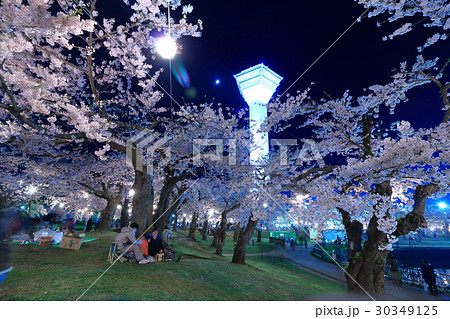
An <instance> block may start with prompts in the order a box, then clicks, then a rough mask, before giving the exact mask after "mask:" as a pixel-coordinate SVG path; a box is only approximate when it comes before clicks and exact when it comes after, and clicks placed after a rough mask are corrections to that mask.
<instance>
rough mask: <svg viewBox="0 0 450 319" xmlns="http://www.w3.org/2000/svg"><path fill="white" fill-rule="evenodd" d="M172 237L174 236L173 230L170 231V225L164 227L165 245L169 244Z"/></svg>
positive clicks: (163, 238)
mask: <svg viewBox="0 0 450 319" xmlns="http://www.w3.org/2000/svg"><path fill="white" fill-rule="evenodd" d="M171 237H172V232H171V231H170V229H169V227H168V226H166V227H164V231H163V236H162V240H163V244H164V246H169V243H170V238H171Z"/></svg>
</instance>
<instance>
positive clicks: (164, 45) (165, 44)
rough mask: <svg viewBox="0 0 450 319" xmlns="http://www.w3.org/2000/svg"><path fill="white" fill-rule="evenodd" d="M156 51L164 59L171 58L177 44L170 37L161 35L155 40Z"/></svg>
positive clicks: (175, 51)
mask: <svg viewBox="0 0 450 319" xmlns="http://www.w3.org/2000/svg"><path fill="white" fill-rule="evenodd" d="M156 51H157V52H158V53H159V55H161V56H162V57H163V58H164V59H168V60H171V59H173V57H174V56H175V54H176V53H177V44H176V42H175V41H174V40H173V39H172V38H171V37H162V38H159V39H158V41H157V42H156Z"/></svg>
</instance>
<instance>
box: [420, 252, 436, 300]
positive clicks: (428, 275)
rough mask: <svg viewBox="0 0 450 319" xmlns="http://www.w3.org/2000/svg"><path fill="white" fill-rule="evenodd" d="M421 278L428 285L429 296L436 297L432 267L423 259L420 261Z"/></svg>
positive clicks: (434, 276) (434, 275)
mask: <svg viewBox="0 0 450 319" xmlns="http://www.w3.org/2000/svg"><path fill="white" fill-rule="evenodd" d="M422 277H423V279H424V280H425V282H426V283H427V285H428V291H429V292H430V294H432V295H437V294H438V290H437V287H436V274H435V273H434V269H433V266H431V265H430V263H429V262H428V260H426V259H425V258H424V259H422Z"/></svg>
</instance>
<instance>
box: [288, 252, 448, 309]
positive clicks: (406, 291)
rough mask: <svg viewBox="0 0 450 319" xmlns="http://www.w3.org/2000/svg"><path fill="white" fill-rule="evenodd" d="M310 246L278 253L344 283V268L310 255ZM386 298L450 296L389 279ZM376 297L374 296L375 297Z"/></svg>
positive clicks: (439, 298)
mask: <svg viewBox="0 0 450 319" xmlns="http://www.w3.org/2000/svg"><path fill="white" fill-rule="evenodd" d="M311 250H312V248H304V247H303V246H296V247H295V248H291V247H283V248H280V255H281V256H282V257H284V258H285V259H287V260H289V261H290V262H292V263H293V264H295V265H297V266H298V267H299V268H300V269H303V270H305V271H307V272H310V273H313V274H315V275H318V276H320V277H322V278H325V279H328V280H331V281H334V282H336V283H339V284H343V285H345V276H344V270H343V269H342V268H340V267H339V266H337V265H335V264H331V263H329V262H326V261H323V260H320V259H318V258H315V257H314V256H312V255H311ZM385 291H386V298H385V299H386V300H429V301H439V300H450V296H446V295H442V294H440V295H438V296H432V295H429V294H428V292H426V291H425V290H424V289H421V288H417V287H413V286H409V285H403V286H402V288H400V289H399V288H397V287H395V286H394V285H393V284H392V282H391V281H390V280H386V283H385ZM375 299H376V298H375Z"/></svg>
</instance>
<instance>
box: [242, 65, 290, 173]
mask: <svg viewBox="0 0 450 319" xmlns="http://www.w3.org/2000/svg"><path fill="white" fill-rule="evenodd" d="M234 78H235V79H236V82H237V85H238V87H239V91H240V92H241V94H242V96H243V97H244V100H245V102H247V104H248V106H249V108H250V132H251V133H252V135H253V145H252V147H251V149H250V164H252V165H256V164H257V163H258V162H259V161H260V160H261V159H264V158H267V156H268V155H269V137H268V134H267V133H266V132H264V133H262V132H258V130H259V129H260V127H261V125H262V123H263V122H264V120H265V118H266V117H267V107H266V104H267V103H268V102H269V100H270V98H271V97H272V95H273V93H274V92H275V91H276V89H277V87H278V84H279V83H280V81H281V80H282V79H283V78H282V77H281V76H279V75H278V74H276V73H275V72H273V71H272V70H271V69H269V68H268V67H267V66H265V65H264V64H262V63H261V64H258V65H255V66H254V67H251V68H249V69H247V70H244V71H242V72H241V73H239V74H236V75H235V76H234Z"/></svg>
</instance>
